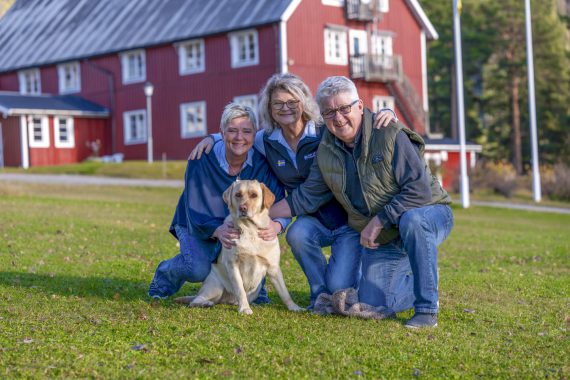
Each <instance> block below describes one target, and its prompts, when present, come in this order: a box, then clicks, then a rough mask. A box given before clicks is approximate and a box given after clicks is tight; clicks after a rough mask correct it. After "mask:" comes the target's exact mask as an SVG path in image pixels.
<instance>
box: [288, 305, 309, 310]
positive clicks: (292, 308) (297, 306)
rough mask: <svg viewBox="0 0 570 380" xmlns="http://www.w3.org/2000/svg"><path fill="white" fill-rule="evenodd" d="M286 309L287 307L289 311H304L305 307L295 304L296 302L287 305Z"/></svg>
mask: <svg viewBox="0 0 570 380" xmlns="http://www.w3.org/2000/svg"><path fill="white" fill-rule="evenodd" d="M287 309H289V310H290V311H306V310H307V309H305V308H303V307H301V306H299V305H297V304H293V305H289V306H287Z"/></svg>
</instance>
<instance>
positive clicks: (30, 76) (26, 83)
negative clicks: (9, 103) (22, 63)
mask: <svg viewBox="0 0 570 380" xmlns="http://www.w3.org/2000/svg"><path fill="white" fill-rule="evenodd" d="M18 78H19V80H20V94H24V95H39V94H41V93H42V87H41V81H40V69H30V70H22V71H20V72H18Z"/></svg>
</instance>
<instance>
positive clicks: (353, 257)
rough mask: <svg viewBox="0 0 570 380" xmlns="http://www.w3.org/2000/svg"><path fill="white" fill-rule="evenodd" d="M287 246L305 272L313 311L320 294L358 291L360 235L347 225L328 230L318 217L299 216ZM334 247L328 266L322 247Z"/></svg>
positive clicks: (289, 231)
mask: <svg viewBox="0 0 570 380" xmlns="http://www.w3.org/2000/svg"><path fill="white" fill-rule="evenodd" d="M287 243H289V246H290V247H291V251H292V252H293V255H294V256H295V259H297V261H298V262H299V265H300V266H301V269H302V270H303V272H304V273H305V276H306V277H307V280H308V282H309V287H310V291H311V304H310V306H309V308H311V307H312V306H313V305H314V303H315V300H316V299H317V297H318V295H319V294H321V293H323V292H326V293H329V294H332V293H334V292H335V291H337V290H339V289H345V288H357V287H358V280H359V278H360V257H361V252H362V251H361V246H360V235H359V234H358V232H356V231H355V230H353V229H352V228H350V227H348V226H347V225H344V226H342V227H340V228H337V229H335V230H329V229H328V228H326V227H325V226H323V225H322V223H321V222H319V220H318V219H317V218H314V217H312V216H306V215H304V216H299V217H297V220H296V221H295V222H294V223H293V224H292V225H291V226H290V227H289V230H288V231H287ZM327 246H330V247H331V255H330V257H329V260H328V263H327V259H326V257H325V255H324V254H323V251H322V247H327Z"/></svg>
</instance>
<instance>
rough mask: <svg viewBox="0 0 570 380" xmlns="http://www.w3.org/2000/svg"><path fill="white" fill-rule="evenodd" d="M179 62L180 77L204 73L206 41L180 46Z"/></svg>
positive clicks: (185, 43)
mask: <svg viewBox="0 0 570 380" xmlns="http://www.w3.org/2000/svg"><path fill="white" fill-rule="evenodd" d="M178 62H179V64H178V71H179V73H180V75H184V74H193V73H201V72H204V70H205V68H206V64H205V57H204V40H192V41H188V42H184V43H181V44H180V45H178Z"/></svg>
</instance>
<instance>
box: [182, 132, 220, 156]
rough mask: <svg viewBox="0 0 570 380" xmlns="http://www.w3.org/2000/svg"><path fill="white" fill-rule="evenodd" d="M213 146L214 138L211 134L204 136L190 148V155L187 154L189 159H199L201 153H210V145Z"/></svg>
mask: <svg viewBox="0 0 570 380" xmlns="http://www.w3.org/2000/svg"><path fill="white" fill-rule="evenodd" d="M213 146H214V139H213V138H212V137H211V136H206V137H204V138H203V139H202V141H200V142H199V143H198V145H196V146H195V147H194V149H192V152H190V156H188V159H189V160H199V159H200V158H201V157H202V154H204V153H206V154H208V153H210V151H211V150H212V147H213Z"/></svg>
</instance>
